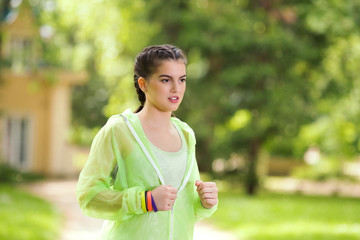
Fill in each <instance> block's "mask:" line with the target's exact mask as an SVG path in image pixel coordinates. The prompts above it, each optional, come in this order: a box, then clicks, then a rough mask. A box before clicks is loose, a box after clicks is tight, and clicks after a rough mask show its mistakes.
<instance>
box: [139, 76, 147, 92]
mask: <svg viewBox="0 0 360 240" xmlns="http://www.w3.org/2000/svg"><path fill="white" fill-rule="evenodd" d="M138 84H139V87H140V89H141V90H142V91H143V92H146V80H145V78H143V77H139V78H138Z"/></svg>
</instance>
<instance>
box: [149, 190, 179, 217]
mask: <svg viewBox="0 0 360 240" xmlns="http://www.w3.org/2000/svg"><path fill="white" fill-rule="evenodd" d="M151 194H152V196H153V198H154V201H155V204H156V207H157V209H158V210H159V211H168V210H171V209H172V206H173V205H174V203H175V199H176V198H177V190H176V188H174V187H172V186H170V185H160V186H158V187H157V188H155V189H154V190H152V191H151Z"/></svg>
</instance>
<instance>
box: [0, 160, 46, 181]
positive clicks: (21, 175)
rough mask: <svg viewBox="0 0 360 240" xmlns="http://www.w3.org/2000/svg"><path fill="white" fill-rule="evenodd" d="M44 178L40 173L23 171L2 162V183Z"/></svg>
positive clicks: (0, 175)
mask: <svg viewBox="0 0 360 240" xmlns="http://www.w3.org/2000/svg"><path fill="white" fill-rule="evenodd" d="M43 178H44V176H42V175H40V174H34V173H26V172H21V171H19V170H17V169H16V168H14V167H11V166H9V165H8V164H4V163H1V164H0V183H21V182H29V181H34V180H39V179H43Z"/></svg>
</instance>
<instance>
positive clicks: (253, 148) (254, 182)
mask: <svg viewBox="0 0 360 240" xmlns="http://www.w3.org/2000/svg"><path fill="white" fill-rule="evenodd" d="M259 146H260V144H259V142H258V141H257V140H254V141H253V142H252V143H251V144H250V147H249V152H248V167H247V172H246V176H245V189H246V193H247V194H249V195H255V194H256V191H257V188H258V185H259V179H258V175H257V171H256V169H257V160H258V155H259Z"/></svg>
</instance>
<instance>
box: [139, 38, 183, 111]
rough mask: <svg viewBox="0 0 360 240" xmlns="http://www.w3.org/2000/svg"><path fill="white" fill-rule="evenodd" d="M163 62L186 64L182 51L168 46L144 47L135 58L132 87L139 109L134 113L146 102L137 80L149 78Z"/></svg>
mask: <svg viewBox="0 0 360 240" xmlns="http://www.w3.org/2000/svg"><path fill="white" fill-rule="evenodd" d="M165 60H176V61H179V60H180V61H183V62H184V64H187V59H186V56H185V53H184V52H183V50H181V49H180V48H178V47H176V46H172V45H169V44H164V45H154V46H149V47H146V48H144V49H143V50H142V51H141V52H140V53H139V54H138V55H137V56H136V59H135V64H134V86H135V89H136V93H137V95H138V99H139V101H140V107H139V108H138V109H137V110H136V111H135V112H140V111H141V109H142V108H143V107H144V104H145V101H146V97H145V93H144V92H143V91H142V90H141V89H140V87H139V84H138V79H139V78H140V77H143V78H145V79H146V78H147V77H149V76H151V75H152V74H153V73H154V72H155V71H156V68H157V67H158V66H159V65H160V64H161V62H162V61H165Z"/></svg>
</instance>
